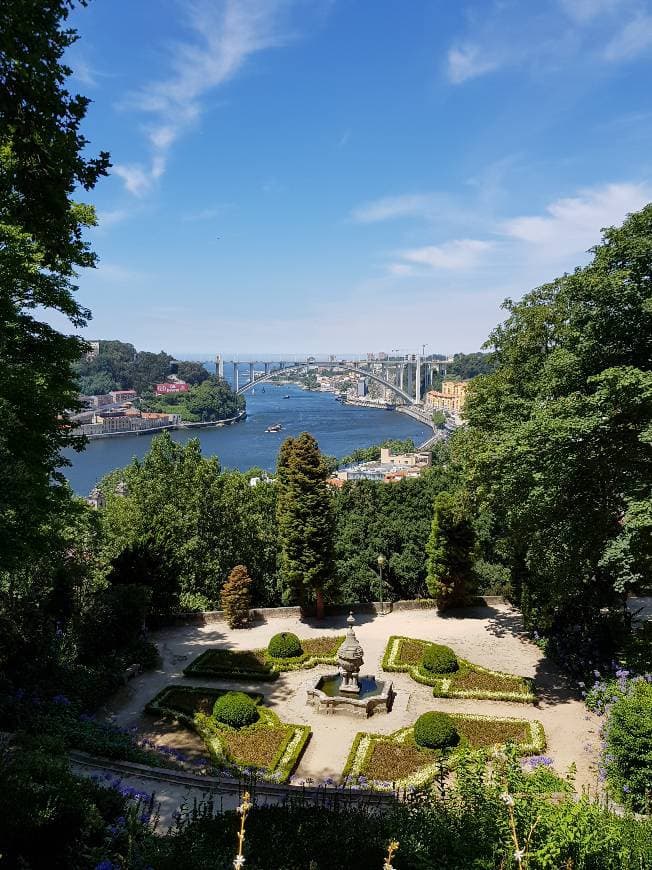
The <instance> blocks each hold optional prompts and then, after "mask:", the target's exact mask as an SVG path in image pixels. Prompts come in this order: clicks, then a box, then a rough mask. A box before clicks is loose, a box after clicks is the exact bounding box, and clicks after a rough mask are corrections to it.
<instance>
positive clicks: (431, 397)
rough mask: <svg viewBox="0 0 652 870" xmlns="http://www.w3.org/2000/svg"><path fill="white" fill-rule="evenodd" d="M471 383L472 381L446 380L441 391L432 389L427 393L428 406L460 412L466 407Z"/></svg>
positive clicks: (426, 404) (426, 402) (455, 412)
mask: <svg viewBox="0 0 652 870" xmlns="http://www.w3.org/2000/svg"><path fill="white" fill-rule="evenodd" d="M469 383H470V381H444V382H443V384H442V386H441V391H439V390H430V392H428V393H426V398H425V406H426V408H430V409H432V410H439V411H450V412H451V413H453V414H459V413H460V412H461V411H462V409H463V408H464V400H465V398H466V390H467V387H468V386H469Z"/></svg>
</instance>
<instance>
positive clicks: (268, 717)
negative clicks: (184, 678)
mask: <svg viewBox="0 0 652 870" xmlns="http://www.w3.org/2000/svg"><path fill="white" fill-rule="evenodd" d="M229 691H231V690H230V689H214V688H209V687H206V686H183V685H181V686H176V685H171V686H166V687H165V688H164V689H162V690H161V691H160V692H159V693H158V694H157V695H156V696H155V697H154V698H152V700H151V701H150V702H149V703H148V704H147V705H146V706H145V712H146V713H150V714H155V715H160V716H164V717H165V718H167V719H170V720H172V721H176V722H180V723H181V724H183V725H186V726H187V727H188V728H192V729H193V730H194V731H196V732H197V734H199V736H200V737H201V738H202V740H203V741H204V743H205V744H206V748H207V750H208V754H209V755H210V757H211V760H212V761H213V763H214V764H215V765H217V766H218V767H220V768H222V769H226V770H228V771H231V772H232V773H235V774H236V775H238V774H241V773H242V770H243V767H242V766H241V765H238V764H236V763H235V762H234V761H233V759H231V758H230V756H229V754H228V750H227V749H226V746H225V744H224V743H223V742H222V741H221V740H220V734H222V733H225V732H228V731H231V732H233V731H238V732H239V733H243V732H244V733H246V732H251V731H255V730H256V729H259V728H269V727H284V728H286V729H287V735H286V738H285V739H284V740H283V742H282V743H281V745H280V746H279V748H278V750H277V752H276V755H275V757H274V759H273V761H272V763H271V764H270V765H269V767H268V768H266V769H262V768H256V770H257V771H258V775H259V777H260V778H261V779H263V780H266V781H269V782H279V783H280V782H286V781H287V780H288V779H289V778H290V776H291V775H292V773H293V771H294V769H295V767H296V766H297V764H298V762H299V759H300V758H301V755H302V753H303V751H304V749H305V747H306V744H307V742H308V740H309V739H310V735H311V733H312V731H311V729H310V726H309V725H295V724H291V723H286V722H282V721H281V719H280V718H279V717H278V716H277V715H276V713H274V711H273V710H270V709H269V708H268V707H263V706H262V703H261V702H262V700H263V696H262V695H260V694H258V693H256V692H244V693H243V694H246V695H249V697H250V698H252V700H254V701H255V702H256V704H257V705H258V710H259V713H260V719H259V720H258V722H256V723H254V724H253V725H246V726H244V727H243V728H238V729H236V728H231V727H230V726H228V725H224V724H223V723H221V722H217V721H216V720H215V719H213V717H212V716H210V715H207V714H205V713H196V714H195V715H194V716H189V715H188V714H186V713H183V712H182V711H181V710H178V709H175V708H174V707H171V706H169V705H168V704H166V699H167V698H168V697H169V695H171V694H172V693H173V692H183V693H184V694H187V695H189V696H192V695H205V694H208V695H214V696H215V699H217V698H218V697H221V696H222V695H226V694H227V693H228V692H229ZM251 767H253V765H251Z"/></svg>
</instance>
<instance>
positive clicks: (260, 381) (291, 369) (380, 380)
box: [238, 361, 415, 405]
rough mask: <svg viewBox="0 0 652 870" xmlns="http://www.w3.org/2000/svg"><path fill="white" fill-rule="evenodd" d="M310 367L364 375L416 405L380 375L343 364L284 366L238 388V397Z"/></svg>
mask: <svg viewBox="0 0 652 870" xmlns="http://www.w3.org/2000/svg"><path fill="white" fill-rule="evenodd" d="M309 366H323V367H324V368H329V369H340V370H341V371H344V372H349V373H351V374H356V375H363V376H364V377H365V378H369V380H371V381H375V382H376V383H377V384H382V386H383V387H387V389H389V390H391V391H392V392H393V393H395V394H396V395H397V396H400V397H401V398H402V399H405V401H406V402H407V403H408V404H410V405H414V404H415V402H414V396H410V395H409V393H406V392H405V391H404V390H402V389H401V388H400V387H397V386H396V384H392V383H390V382H389V381H386V380H385V379H384V378H381V377H380V376H379V375H376V374H374V373H373V372H368V371H367V370H366V369H363V368H362V367H360V366H350V365H345V364H343V363H341V362H319V361H314V362H303V363H294V364H292V365H284V366H283V367H282V368H278V369H273V370H272V371H270V372H268V373H267V374H261V375H259V377H254V379H253V381H247V383H246V384H243V385H242V386H241V387H238V395H242V394H243V393H246V392H247V390H250V389H251V388H252V387H255V386H256V385H257V384H264V383H265V382H267V381H271V380H272V378H275V377H277V376H278V375H280V374H282V373H283V372H295V371H299V370H301V369H305V368H307V367H309Z"/></svg>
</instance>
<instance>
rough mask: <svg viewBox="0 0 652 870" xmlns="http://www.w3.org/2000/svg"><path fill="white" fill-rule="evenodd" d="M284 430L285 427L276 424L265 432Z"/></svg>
mask: <svg viewBox="0 0 652 870" xmlns="http://www.w3.org/2000/svg"><path fill="white" fill-rule="evenodd" d="M282 429H283V426H282V425H281V424H280V423H274V424H273V425H272V426H268V427H267V429H265V432H281V431H282Z"/></svg>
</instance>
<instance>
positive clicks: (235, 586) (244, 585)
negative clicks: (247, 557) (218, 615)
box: [221, 565, 251, 628]
mask: <svg viewBox="0 0 652 870" xmlns="http://www.w3.org/2000/svg"><path fill="white" fill-rule="evenodd" d="M250 587H251V577H250V576H249V574H248V572H247V569H246V568H245V566H244V565H236V566H235V568H233V569H232V570H231V573H230V574H229V577H228V579H227V581H226V583H225V584H224V586H223V587H222V594H221V601H222V608H223V610H224V615H225V616H226V621H227V623H228V624H229V628H242V627H243V626H244V625H246V624H247V623H248V622H249V608H250V607H251V588H250Z"/></svg>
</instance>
